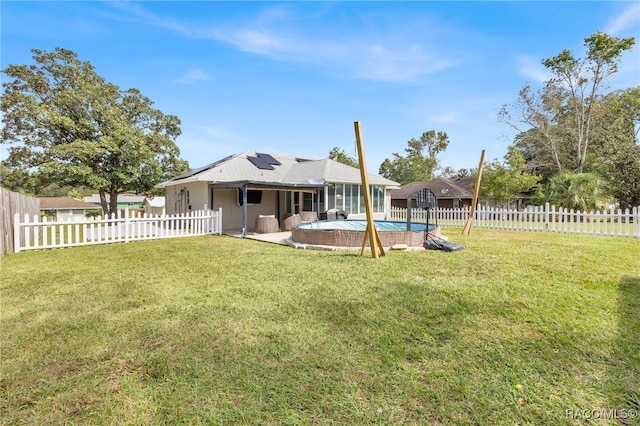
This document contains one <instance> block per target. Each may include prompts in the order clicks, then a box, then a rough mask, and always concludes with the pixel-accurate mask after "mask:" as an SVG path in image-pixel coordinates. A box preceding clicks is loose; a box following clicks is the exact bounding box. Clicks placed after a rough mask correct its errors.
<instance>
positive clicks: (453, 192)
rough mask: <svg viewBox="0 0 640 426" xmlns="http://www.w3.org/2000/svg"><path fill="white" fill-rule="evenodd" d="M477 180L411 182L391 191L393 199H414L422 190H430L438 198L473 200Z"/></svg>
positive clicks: (441, 179) (448, 179) (446, 179)
mask: <svg viewBox="0 0 640 426" xmlns="http://www.w3.org/2000/svg"><path fill="white" fill-rule="evenodd" d="M474 184H475V178H459V179H450V178H436V179H432V180H430V181H427V182H411V183H408V184H406V185H403V186H401V187H400V188H399V189H394V190H393V191H391V199H392V200H393V199H406V198H407V197H409V198H412V199H413V198H414V197H415V194H416V192H418V191H419V190H421V189H422V188H428V189H430V190H431V191H432V192H433V193H434V194H435V196H436V197H437V198H442V199H447V198H473V185H474Z"/></svg>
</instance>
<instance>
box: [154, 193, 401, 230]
mask: <svg viewBox="0 0 640 426" xmlns="http://www.w3.org/2000/svg"><path fill="white" fill-rule="evenodd" d="M237 191H238V189H213V188H210V187H209V185H208V183H206V182H195V183H187V184H184V185H174V186H170V187H167V188H165V197H166V206H165V208H166V213H167V214H169V215H171V214H180V213H186V212H187V211H189V206H191V210H200V209H202V208H204V206H205V205H206V206H207V207H209V208H211V209H213V210H218V209H219V208H222V229H223V230H230V229H241V228H242V206H241V205H239V204H238V192H237ZM325 191H326V189H325ZM278 193H280V205H279V206H278ZM285 193H286V191H277V190H262V200H261V201H262V202H261V203H260V204H249V205H248V206H247V221H246V226H247V231H253V230H254V229H255V222H256V219H257V218H258V216H259V215H276V216H278V214H279V217H278V222H279V225H280V227H282V223H283V221H284V219H285V218H286V216H287V215H285V212H286V206H285V199H286V196H285ZM326 200H327V193H326V192H325V207H326V205H327V203H326ZM278 207H279V208H278ZM390 209H391V190H389V189H386V190H385V197H384V211H382V212H376V213H374V214H373V218H374V219H375V220H385V219H386V218H387V217H388V214H389V211H390ZM325 210H326V209H325ZM300 215H301V218H302V220H303V221H312V220H315V218H317V217H318V212H303V211H300ZM349 219H366V213H365V212H362V213H358V214H349Z"/></svg>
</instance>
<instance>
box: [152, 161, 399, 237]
mask: <svg viewBox="0 0 640 426" xmlns="http://www.w3.org/2000/svg"><path fill="white" fill-rule="evenodd" d="M368 179H369V186H370V189H371V195H372V196H371V201H372V206H373V211H374V218H376V219H384V218H385V217H386V215H387V212H388V210H389V208H390V206H391V197H390V190H391V189H394V188H398V186H399V185H398V183H397V182H393V181H391V180H388V179H385V178H383V177H382V176H378V175H375V174H371V173H369V175H368ZM157 187H158V188H164V190H165V196H166V200H167V205H166V209H167V213H168V214H175V213H185V212H188V211H190V210H198V209H202V208H203V207H204V206H205V205H206V206H207V207H208V208H212V209H214V210H217V209H219V208H222V229H224V230H229V229H242V230H243V231H246V230H252V229H254V224H255V221H256V218H258V217H259V216H260V215H274V216H275V217H276V218H277V219H278V222H279V224H280V225H282V223H283V221H284V219H286V218H287V217H289V216H291V215H294V214H299V215H300V217H301V219H302V220H303V221H311V220H315V219H317V218H318V213H320V212H324V211H327V210H330V209H338V210H344V211H346V212H347V214H348V217H349V218H362V219H364V218H365V217H366V214H365V207H364V195H363V194H362V191H361V176H360V170H358V169H356V168H353V167H350V166H347V165H345V164H342V163H339V162H337V161H334V160H331V159H328V158H325V159H322V160H310V159H306V158H300V157H295V156H292V155H283V154H266V153H258V152H243V153H241V154H237V155H232V156H229V157H226V158H223V159H221V160H218V161H216V162H215V163H212V164H209V165H207V166H204V167H201V168H198V169H193V170H191V171H189V172H187V173H185V174H182V175H180V176H177V177H175V178H173V179H171V180H169V181H167V182H164V183H161V184H159V185H157Z"/></svg>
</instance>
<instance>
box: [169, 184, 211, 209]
mask: <svg viewBox="0 0 640 426" xmlns="http://www.w3.org/2000/svg"><path fill="white" fill-rule="evenodd" d="M207 187H208V184H207V183H206V182H193V183H186V184H184V185H174V186H169V187H167V188H165V190H164V193H165V194H164V195H165V199H166V205H165V207H166V212H167V214H169V215H172V214H181V213H187V212H188V211H190V210H202V209H203V208H204V206H205V205H207V207H209V204H208V202H209V197H208V191H207Z"/></svg>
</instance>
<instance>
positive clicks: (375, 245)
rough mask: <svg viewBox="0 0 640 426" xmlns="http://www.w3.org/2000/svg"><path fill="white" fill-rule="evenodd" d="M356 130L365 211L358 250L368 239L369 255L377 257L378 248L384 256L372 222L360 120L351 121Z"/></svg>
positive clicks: (362, 250)
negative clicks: (363, 229)
mask: <svg viewBox="0 0 640 426" xmlns="http://www.w3.org/2000/svg"><path fill="white" fill-rule="evenodd" d="M353 126H354V128H355V132H356V145H357V147H358V163H359V164H360V178H361V179H362V190H363V191H364V207H365V211H366V212H367V229H366V231H365V234H364V240H363V241H362V249H361V250H360V256H362V254H363V253H364V246H365V244H366V242H367V238H368V239H369V247H371V257H373V258H374V259H375V258H377V257H378V249H380V254H381V255H382V256H384V254H385V253H384V247H382V243H381V242H380V236H379V235H378V230H377V229H376V226H375V224H374V223H373V208H372V206H371V193H370V191H369V176H368V174H367V162H366V159H365V156H364V145H363V142H362V133H361V132H360V122H359V121H355V122H354V123H353Z"/></svg>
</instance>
